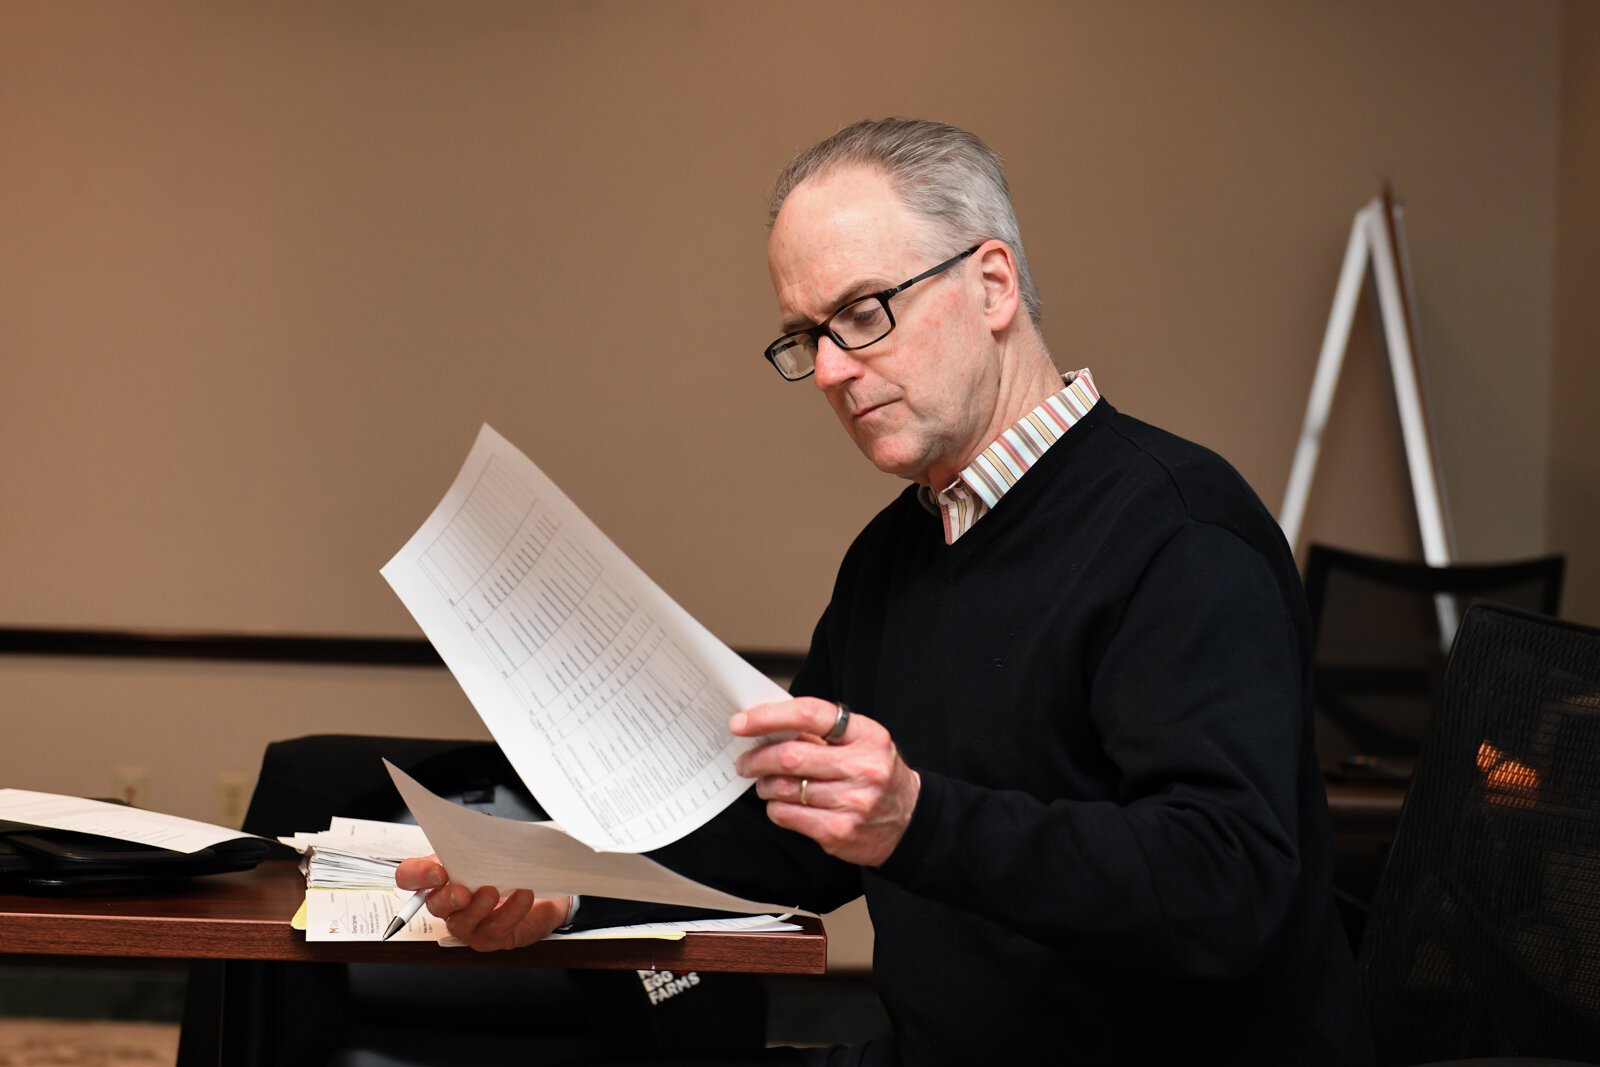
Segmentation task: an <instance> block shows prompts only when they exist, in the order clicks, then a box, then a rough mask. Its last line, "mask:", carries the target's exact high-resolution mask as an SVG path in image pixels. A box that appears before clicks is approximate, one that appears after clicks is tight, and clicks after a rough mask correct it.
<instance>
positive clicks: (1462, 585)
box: [1306, 544, 1565, 776]
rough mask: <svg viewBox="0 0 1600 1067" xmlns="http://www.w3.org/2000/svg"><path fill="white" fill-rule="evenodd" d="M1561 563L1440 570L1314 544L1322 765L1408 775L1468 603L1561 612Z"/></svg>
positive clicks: (1309, 582) (1311, 574)
mask: <svg viewBox="0 0 1600 1067" xmlns="http://www.w3.org/2000/svg"><path fill="white" fill-rule="evenodd" d="M1564 568H1565V559H1564V558H1563V557H1562V556H1559V555H1556V556H1546V557H1542V558H1539V559H1530V560H1526V561H1521V562H1515V563H1496V564H1451V565H1449V566H1445V567H1433V566H1430V565H1428V564H1426V563H1422V562H1412V561H1401V560H1391V559H1382V558H1380V557H1377V556H1368V555H1363V554H1361V553H1358V552H1348V551H1345V550H1343V549H1337V548H1329V547H1328V546H1326V545H1316V544H1314V545H1312V546H1311V551H1310V554H1309V555H1308V556H1307V559H1306V601H1307V604H1308V605H1309V607H1310V609H1311V624H1312V631H1313V633H1314V635H1315V641H1316V644H1315V651H1314V652H1313V655H1312V686H1313V689H1314V696H1315V700H1316V706H1317V715H1318V722H1317V753H1318V757H1319V758H1320V759H1321V761H1322V765H1323V769H1324V770H1326V771H1328V772H1329V773H1333V774H1361V773H1374V774H1379V775H1381V774H1383V773H1385V772H1388V773H1391V774H1394V775H1398V776H1404V774H1405V773H1407V771H1408V770H1409V766H1410V763H1411V761H1412V760H1413V759H1415V758H1416V754H1417V750H1418V748H1419V747H1420V745H1421V741H1422V735H1423V733H1424V731H1425V730H1426V728H1427V724H1428V718H1429V715H1430V713H1431V710H1432V707H1433V700H1434V694H1435V693H1436V692H1437V690H1438V686H1439V679H1440V678H1441V676H1442V675H1443V673H1444V663H1445V656H1446V654H1447V652H1448V651H1449V648H1450V642H1451V639H1452V638H1453V637H1454V636H1455V634H1454V632H1453V630H1454V628H1455V626H1456V625H1457V624H1459V621H1460V619H1461V617H1462V615H1463V613H1464V612H1465V611H1466V610H1467V607H1468V606H1469V605H1470V604H1472V603H1473V602H1476V601H1492V602H1494V603H1497V604H1504V605H1506V606H1508V607H1513V608H1521V609H1524V610H1527V611H1535V612H1538V613H1540V614H1543V615H1554V614H1556V612H1557V611H1558V609H1559V607H1560V601H1561V579H1562V574H1563V571H1564Z"/></svg>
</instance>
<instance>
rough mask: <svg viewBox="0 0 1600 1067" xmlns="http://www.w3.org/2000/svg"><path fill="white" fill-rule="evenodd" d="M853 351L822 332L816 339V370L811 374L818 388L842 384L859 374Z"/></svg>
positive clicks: (858, 365) (825, 388)
mask: <svg viewBox="0 0 1600 1067" xmlns="http://www.w3.org/2000/svg"><path fill="white" fill-rule="evenodd" d="M855 355H856V354H855V353H854V352H847V351H845V350H844V349H842V348H840V347H839V346H838V344H837V343H836V342H835V341H834V339H833V338H831V337H829V336H828V335H827V334H823V335H822V337H820V338H819V339H818V340H817V357H816V372H815V373H814V374H813V375H812V377H813V378H814V379H815V381H816V383H817V388H818V389H823V390H827V389H832V388H833V387H834V386H836V385H843V384H844V383H845V382H848V381H849V380H850V379H851V378H854V377H857V376H858V375H859V374H860V366H861V365H860V364H859V363H858V362H857V361H856V358H855Z"/></svg>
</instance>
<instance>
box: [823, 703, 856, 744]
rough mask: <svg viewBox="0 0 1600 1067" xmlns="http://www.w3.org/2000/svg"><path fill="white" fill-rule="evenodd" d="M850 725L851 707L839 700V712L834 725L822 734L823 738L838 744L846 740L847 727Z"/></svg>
mask: <svg viewBox="0 0 1600 1067" xmlns="http://www.w3.org/2000/svg"><path fill="white" fill-rule="evenodd" d="M849 725H850V707H849V705H847V704H845V702H844V701H842V700H841V701H840V702H839V714H838V716H837V717H836V718H835V719H834V720H833V726H831V727H830V728H829V729H828V732H827V733H825V734H823V735H822V739H823V740H824V741H826V742H827V743H828V744H830V745H837V744H838V743H839V742H841V741H843V740H844V731H845V728H846V727H848V726H849Z"/></svg>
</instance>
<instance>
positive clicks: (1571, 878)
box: [1359, 604, 1600, 1064]
mask: <svg viewBox="0 0 1600 1067" xmlns="http://www.w3.org/2000/svg"><path fill="white" fill-rule="evenodd" d="M1359 963H1360V969H1361V976H1362V983H1363V987H1364V991H1365V995H1366V999H1367V1007H1368V1011H1369V1014H1370V1016H1371V1019H1372V1024H1373V1033H1374V1039H1375V1042H1376V1045H1377V1047H1378V1050H1379V1060H1380V1062H1381V1063H1385V1064H1410V1063H1417V1062H1420V1061H1424V1060H1448V1059H1458V1058H1463V1057H1468V1056H1487V1055H1523V1056H1554V1057H1564V1058H1567V1059H1576V1060H1581V1061H1584V1062H1600V630H1597V629H1593V628H1590V627H1586V626H1578V625H1575V624H1572V623H1564V622H1560V621H1557V620H1555V619H1550V618H1546V617H1542V616H1537V615H1532V614H1528V613H1524V612H1518V611H1513V610H1510V609H1506V608H1501V607H1497V606H1493V605H1485V604H1480V605H1477V606H1475V607H1473V608H1471V609H1470V610H1469V611H1468V612H1467V614H1466V616H1465V618H1464V620H1463V621H1462V624H1461V628H1460V632H1459V633H1458V635H1457V637H1456V642H1455V646H1454V648H1453V649H1452V651H1451V654H1450V661H1449V666H1448V669H1447V670H1446V672H1445V676H1444V680H1443V684H1442V686H1441V689H1440V692H1439V698H1438V702H1437V706H1436V708H1435V714H1434V717H1433V721H1432V724H1431V725H1430V727H1429V730H1428V733H1427V736H1426V737H1425V738H1424V740H1423V745H1422V751H1421V754H1420V756H1419V758H1418V761H1417V766H1416V770H1415V774H1414V775H1413V777H1412V780H1411V786H1410V789H1409V791H1408V793H1407V795H1406V801H1405V807H1404V809H1403V810H1402V812H1401V816H1400V823H1399V827H1398V829H1397V831H1396V835H1395V841H1394V845H1393V847H1392V849H1391V851H1390V853H1389V861H1388V865H1387V867H1386V868H1385V869H1384V873H1383V878H1382V881H1381V882H1380V884H1379V887H1378V894H1377V899H1376V901H1375V902H1374V905H1373V911H1372V917H1371V919H1370V920H1369V923H1368V926H1367V933H1366V938H1365V939H1364V940H1363V942H1362V945H1361V951H1360V959H1359Z"/></svg>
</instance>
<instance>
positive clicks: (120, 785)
mask: <svg viewBox="0 0 1600 1067" xmlns="http://www.w3.org/2000/svg"><path fill="white" fill-rule="evenodd" d="M111 795H112V796H114V797H116V798H117V799H118V800H120V801H122V802H124V803H126V804H129V805H131V806H133V807H135V808H145V807H149V806H150V768H149V767H117V768H115V769H114V770H112V772H111Z"/></svg>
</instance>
